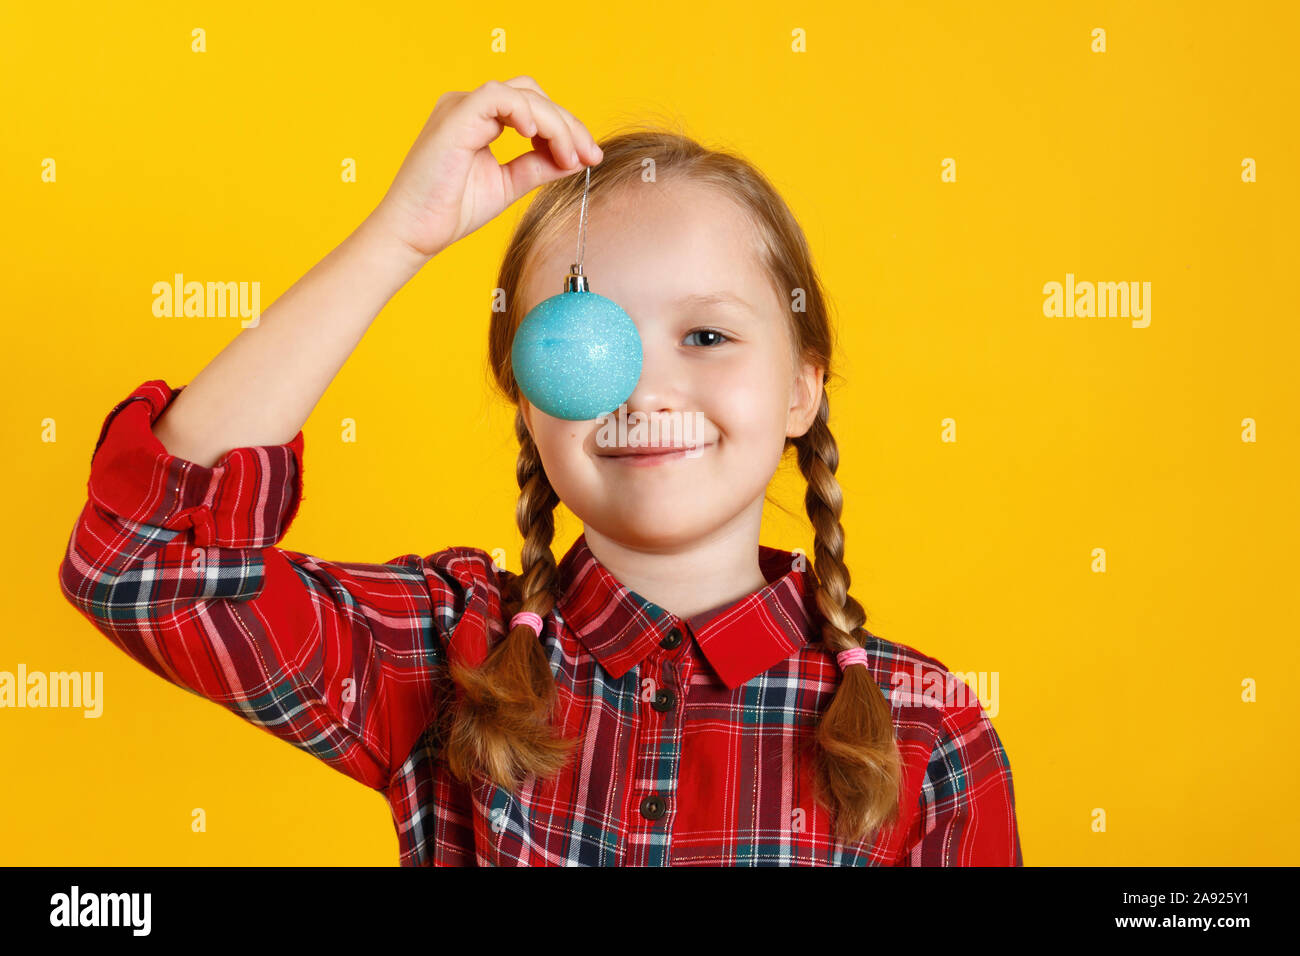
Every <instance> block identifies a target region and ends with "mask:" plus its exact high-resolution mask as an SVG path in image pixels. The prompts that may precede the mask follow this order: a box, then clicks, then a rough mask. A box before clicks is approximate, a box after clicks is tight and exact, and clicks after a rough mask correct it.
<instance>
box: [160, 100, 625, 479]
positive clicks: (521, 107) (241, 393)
mask: <svg viewBox="0 0 1300 956" xmlns="http://www.w3.org/2000/svg"><path fill="white" fill-rule="evenodd" d="M507 126H509V127H513V128H514V129H516V130H518V131H519V132H520V133H522V134H524V135H525V136H528V137H530V138H531V139H532V141H533V144H534V149H533V150H531V151H529V152H526V153H524V154H522V155H520V156H518V157H517V158H515V159H513V160H511V161H510V162H509V163H506V164H505V165H499V164H498V163H497V160H496V157H495V156H493V155H492V150H491V149H490V144H491V143H492V142H493V140H495V139H497V138H498V137H499V136H500V135H501V133H502V132H503V131H504V130H505V128H506V127H507ZM543 145H545V146H546V147H547V149H546V150H543V149H542V146H543ZM579 150H581V153H582V158H580V157H579V155H578V151H579ZM599 155H600V150H599V149H598V148H597V146H596V144H595V141H594V140H593V139H592V137H591V134H590V133H589V132H588V131H587V129H586V127H585V126H583V125H582V124H581V123H580V122H579V121H578V120H577V119H575V118H574V117H573V116H572V114H570V113H569V112H568V111H566V110H564V109H563V108H561V107H559V106H557V105H556V104H555V103H553V102H551V100H549V99H548V98H547V97H546V95H545V94H544V93H543V92H542V91H541V88H540V87H538V86H537V84H536V83H535V82H534V81H533V80H532V79H531V78H530V77H527V76H521V77H516V78H514V79H513V80H509V81H507V82H505V83H500V82H497V81H489V82H487V83H484V84H483V85H482V86H480V87H479V88H478V89H476V90H473V91H471V92H468V93H461V92H452V93H444V94H443V95H442V96H441V97H439V99H438V103H437V106H435V107H434V110H433V113H432V114H431V115H430V116H429V119H428V122H426V123H425V125H424V128H423V129H422V130H421V131H420V134H419V136H418V137H417V138H416V141H415V144H414V145H413V146H412V147H411V149H410V152H409V153H408V154H407V156H406V159H405V160H404V161H403V163H402V167H401V169H400V170H399V171H398V173H397V176H396V177H395V178H394V180H393V183H392V185H391V186H390V187H389V188H388V192H387V193H386V194H385V195H384V198H383V200H382V201H381V202H380V203H379V205H378V206H377V207H376V208H375V210H374V211H373V212H372V213H371V214H370V215H369V216H368V217H366V219H365V220H364V221H363V222H362V223H361V225H360V226H358V227H357V228H356V229H355V230H354V231H353V232H352V234H351V235H349V236H348V237H347V238H346V239H345V240H344V241H343V242H342V243H341V244H340V245H339V246H338V247H337V248H336V249H334V250H333V251H332V252H330V254H329V255H327V256H326V257H325V258H324V259H322V260H321V261H320V262H319V263H317V264H316V265H315V266H314V267H313V268H312V269H311V270H310V271H309V272H308V273H307V274H306V275H304V276H303V277H302V278H301V279H299V280H298V281H297V282H296V283H294V285H293V286H291V287H290V288H289V289H288V290H287V291H286V292H285V293H284V294H283V295H281V296H280V298H278V299H276V301H275V302H274V304H272V305H271V306H270V307H269V308H268V309H267V310H266V311H265V312H264V313H263V314H262V315H261V317H260V319H259V321H258V322H257V324H256V325H253V326H251V327H249V328H247V329H244V330H243V331H242V332H240V334H239V335H238V336H236V337H235V339H234V340H233V341H232V342H231V343H230V344H229V345H227V346H226V348H225V349H224V350H223V351H222V352H221V353H220V354H218V355H217V357H216V358H214V359H213V360H212V361H211V362H209V363H208V365H207V366H206V367H205V368H204V369H203V370H202V371H201V372H199V374H198V375H197V376H196V377H195V378H194V380H193V381H192V382H190V383H189V385H188V386H187V387H186V388H185V390H184V392H183V393H182V394H181V395H180V396H178V397H177V399H176V401H175V402H174V403H172V404H171V405H170V406H169V407H168V408H167V409H166V413H165V414H164V415H163V416H162V418H161V419H160V420H159V421H158V422H157V423H156V424H155V425H154V434H155V435H157V437H158V440H159V441H161V442H162V443H163V445H164V446H165V447H166V449H167V450H168V451H169V452H170V453H172V454H173V455H176V456H178V457H180V458H184V459H186V460H188V461H192V462H194V463H195V464H199V465H205V466H211V465H214V464H216V462H217V460H218V459H219V458H220V457H221V455H223V454H224V453H225V452H227V451H228V450H230V449H232V448H239V447H241V446H249V445H269V444H281V443H284V442H287V441H289V440H290V439H291V438H292V437H293V436H294V435H295V434H296V433H297V432H298V431H299V430H300V429H301V428H302V426H303V424H304V423H305V422H306V421H307V417H308V416H309V415H310V414H311V410H312V409H313V408H315V407H316V404H317V402H319V401H320V398H321V396H322V395H323V394H325V389H326V388H327V387H328V386H329V383H330V382H331V381H333V379H334V376H335V375H337V374H338V372H339V369H341V368H342V367H343V363H344V362H346V361H347V358H348V356H349V355H351V354H352V352H353V350H354V349H355V348H356V347H357V344H358V343H359V342H360V341H361V338H362V336H363V335H365V332H366V330H367V329H368V328H369V327H370V323H371V322H373V321H374V319H375V316H377V315H378V314H379V311H380V310H381V309H382V308H383V307H384V304H385V303H386V302H387V301H388V300H389V299H390V298H392V297H393V295H394V294H396V292H397V290H398V289H400V288H401V287H402V286H403V285H405V284H406V283H407V282H408V281H409V280H410V279H411V278H412V277H413V276H414V275H415V274H416V273H417V272H418V271H419V270H420V268H421V267H422V266H423V265H424V264H425V263H426V262H428V261H429V259H431V258H432V257H433V256H435V255H437V253H438V252H440V251H441V250H443V249H445V248H447V247H448V246H450V245H451V244H452V243H454V242H456V241H457V240H458V239H460V238H462V237H463V236H466V235H468V234H469V233H471V232H473V231H474V230H476V229H478V228H479V227H480V226H482V225H483V224H484V223H486V222H488V221H490V220H491V219H493V218H495V217H496V216H497V215H498V214H499V213H500V212H501V211H502V210H503V209H505V208H506V207H507V206H509V205H510V204H511V203H513V202H514V201H515V200H516V199H518V198H519V197H520V196H523V195H524V194H526V193H528V192H530V191H531V190H532V189H533V188H534V187H536V186H540V185H542V184H543V183H546V182H549V181H551V180H553V179H558V178H560V177H561V176H564V175H566V174H568V173H571V172H573V171H574V170H576V169H580V168H582V162H583V158H585V160H586V162H587V163H588V164H592V163H594V162H596V160H597V159H598V158H599Z"/></svg>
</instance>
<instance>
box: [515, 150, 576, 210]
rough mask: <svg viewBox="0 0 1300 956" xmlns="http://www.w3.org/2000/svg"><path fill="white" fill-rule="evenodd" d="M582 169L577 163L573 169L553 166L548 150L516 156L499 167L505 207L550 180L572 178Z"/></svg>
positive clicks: (533, 151)
mask: <svg viewBox="0 0 1300 956" xmlns="http://www.w3.org/2000/svg"><path fill="white" fill-rule="evenodd" d="M583 169H584V167H583V165H582V164H581V163H579V164H578V165H577V166H575V167H574V168H573V169H564V168H562V167H560V166H557V165H556V164H555V160H554V159H553V158H551V155H550V151H549V150H536V149H534V150H531V151H530V152H527V153H522V154H520V155H519V156H516V157H515V158H514V159H512V160H510V162H508V163H506V164H505V165H504V166H502V167H501V172H502V174H503V175H504V177H505V182H506V191H507V196H506V205H509V204H510V203H512V202H514V201H515V200H516V199H518V198H519V197H520V196H523V195H526V194H527V193H530V192H532V191H533V190H534V189H536V188H537V187H538V186H544V185H546V184H547V183H549V182H551V181H552V180H556V179H562V178H564V177H565V176H572V175H574V174H575V173H580V172H582V171H583Z"/></svg>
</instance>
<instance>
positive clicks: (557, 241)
mask: <svg viewBox="0 0 1300 956" xmlns="http://www.w3.org/2000/svg"><path fill="white" fill-rule="evenodd" d="M653 185H654V184H647V191H646V192H644V193H638V189H639V187H637V186H627V187H624V189H623V190H621V191H620V193H619V194H617V195H615V196H611V197H605V198H604V199H603V201H602V202H601V203H599V204H592V206H591V207H589V221H588V226H587V236H586V244H585V249H584V257H583V270H582V271H583V273H584V274H585V275H586V276H587V277H588V281H589V282H590V284H591V289H592V291H593V292H597V293H599V294H601V295H605V296H608V297H609V298H611V299H614V301H616V302H619V301H620V299H622V300H626V302H628V303H635V304H637V305H638V306H639V307H641V308H645V309H654V308H658V307H660V306H667V305H670V304H671V305H677V304H681V303H680V301H679V300H683V299H686V298H687V297H690V296H697V297H704V296H708V295H712V294H714V293H719V292H721V293H730V294H732V295H734V296H735V297H737V298H739V299H740V300H741V301H742V302H745V301H747V302H749V304H751V305H752V306H754V307H755V308H758V307H760V300H761V299H762V298H763V297H764V295H766V294H769V293H768V292H767V291H766V287H767V285H768V284H769V277H768V276H767V275H766V273H765V271H764V269H763V266H762V263H761V262H760V259H759V253H758V244H757V242H756V241H755V240H756V233H755V230H754V228H753V225H752V223H751V221H750V220H749V218H748V217H747V216H746V215H745V214H744V212H743V210H741V209H740V208H739V207H737V206H736V204H735V203H734V202H733V201H732V200H730V199H728V198H727V197H726V196H724V195H722V194H721V193H719V192H718V190H716V189H709V188H705V187H701V186H699V185H698V184H694V183H691V184H676V185H675V187H674V188H670V189H667V190H664V191H663V192H650V191H648V187H650V186H653ZM577 254H578V223H577V217H576V216H573V217H571V218H570V221H569V222H568V223H566V224H564V225H563V226H561V227H560V229H559V230H558V231H557V233H556V234H555V235H552V236H551V237H549V239H548V240H547V241H546V242H545V243H544V244H543V245H540V246H539V247H538V248H537V250H535V252H534V254H533V256H532V257H531V259H530V263H529V267H528V271H527V273H526V277H525V284H524V287H523V290H522V292H523V295H524V298H525V307H524V311H525V312H526V311H527V310H528V309H531V308H532V307H533V306H534V305H536V304H537V303H538V302H541V301H542V300H543V299H545V298H548V297H550V296H552V295H556V294H558V293H559V292H560V291H561V290H562V289H563V284H564V276H565V275H567V274H568V272H569V267H570V265H571V264H572V263H574V262H576V261H577ZM724 298H725V296H724ZM692 304H696V305H706V304H711V303H709V302H707V301H706V300H704V299H703V298H701V299H699V300H698V301H695V302H693V303H692ZM625 307H626V306H625Z"/></svg>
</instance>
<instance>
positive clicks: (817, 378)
mask: <svg viewBox="0 0 1300 956" xmlns="http://www.w3.org/2000/svg"><path fill="white" fill-rule="evenodd" d="M825 371H826V370H825V369H824V368H821V367H819V366H816V365H811V364H809V363H807V362H805V363H804V364H803V365H801V366H800V367H799V370H798V372H797V373H796V375H795V378H794V382H793V383H792V384H791V386H790V410H789V412H788V413H787V415H786V427H785V433H786V436H787V437H789V438H798V437H799V436H800V435H802V434H804V433H805V432H806V431H808V429H810V428H812V423H813V421H815V420H816V418H817V411H818V409H820V408H821V404H822V379H823V375H824V373H825Z"/></svg>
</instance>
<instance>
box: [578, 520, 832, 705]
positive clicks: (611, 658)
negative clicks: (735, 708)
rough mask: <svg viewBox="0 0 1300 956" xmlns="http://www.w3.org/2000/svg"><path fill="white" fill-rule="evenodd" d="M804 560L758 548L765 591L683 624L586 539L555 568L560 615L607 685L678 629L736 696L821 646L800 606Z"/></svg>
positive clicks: (804, 590)
mask: <svg viewBox="0 0 1300 956" xmlns="http://www.w3.org/2000/svg"><path fill="white" fill-rule="evenodd" d="M805 560H806V559H802V558H801V559H800V560H799V561H796V560H795V555H794V553H793V552H791V551H782V550H781V549H779V548H769V547H767V546H765V545H759V548H758V562H759V567H760V569H761V570H762V572H763V577H764V578H765V579H766V580H767V582H768V583H767V584H766V585H765V586H763V587H762V588H760V589H758V590H757V591H754V592H753V593H751V594H747V595H745V596H744V597H742V598H739V599H737V600H735V601H732V602H730V603H729V604H724V605H722V606H720V607H717V608H714V609H713V610H711V611H704V612H702V613H700V614H696V615H694V616H692V617H689V618H681V617H677V616H676V615H673V614H670V613H669V612H668V611H667V610H665V609H664V608H662V607H660V606H659V605H657V604H654V603H652V602H651V601H648V600H646V599H645V598H643V597H642V596H641V595H639V594H637V593H636V592H635V591H632V590H630V589H629V588H627V587H625V586H624V585H623V584H621V583H619V581H618V580H617V579H616V578H615V577H614V575H613V574H612V573H610V571H609V569H608V568H606V567H605V566H604V565H603V564H601V563H600V562H599V561H597V560H596V556H595V555H594V554H592V553H591V549H590V548H589V547H588V546H587V536H586V533H585V532H584V533H583V534H580V535H579V536H578V538H577V540H576V541H574V542H573V545H572V546H571V547H570V548H569V551H568V553H567V554H565V556H564V557H563V558H562V559H561V560H560V563H559V565H558V567H557V570H558V581H559V588H560V598H559V601H558V603H557V609H558V610H559V612H560V615H561V617H563V618H564V620H565V622H566V623H567V624H568V626H569V627H570V628H572V629H573V631H574V633H576V634H577V636H578V639H579V640H580V641H581V642H582V643H583V645H584V646H585V647H586V648H587V650H589V651H590V652H591V653H592V654H593V655H594V656H595V658H596V660H597V661H599V662H600V665H601V667H603V668H604V669H605V670H606V671H607V672H608V673H609V674H610V676H611V677H615V678H618V677H622V676H623V675H624V674H626V673H627V672H628V671H629V670H631V669H632V668H633V667H634V666H635V665H636V664H637V663H638V662H640V661H641V660H642V659H643V658H644V657H645V656H646V655H647V654H648V653H650V651H651V650H653V649H654V647H655V646H656V645H657V644H658V643H659V642H660V641H661V640H662V639H663V637H664V636H665V635H666V634H668V632H669V631H671V630H672V629H673V628H678V629H679V630H681V631H682V636H683V637H685V638H687V639H689V638H690V637H692V636H693V637H694V638H695V642H696V644H697V646H698V647H699V648H700V650H701V651H702V652H703V654H704V657H705V659H707V660H708V662H709V664H710V666H712V667H713V669H714V671H715V672H716V673H717V675H718V677H720V678H721V679H722V682H723V683H724V684H725V685H726V686H727V687H728V688H735V687H739V686H740V685H741V684H744V683H745V682H747V681H749V680H750V679H752V678H754V677H756V676H758V675H759V674H761V673H763V672H764V671H765V670H767V669H768V668H770V667H772V666H773V665H775V664H779V663H780V662H781V661H783V660H786V659H787V658H789V657H790V656H791V655H792V654H793V653H794V652H795V651H797V650H799V649H800V648H801V647H803V646H804V645H806V644H808V643H810V642H812V641H814V640H816V639H817V638H818V632H817V630H816V629H815V626H814V618H813V617H812V615H810V614H809V612H808V610H807V605H806V604H805V600H804V598H805V595H806V593H807V591H808V588H809V584H810V580H809V572H808V571H807V570H805V569H803V568H804V561H805Z"/></svg>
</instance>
